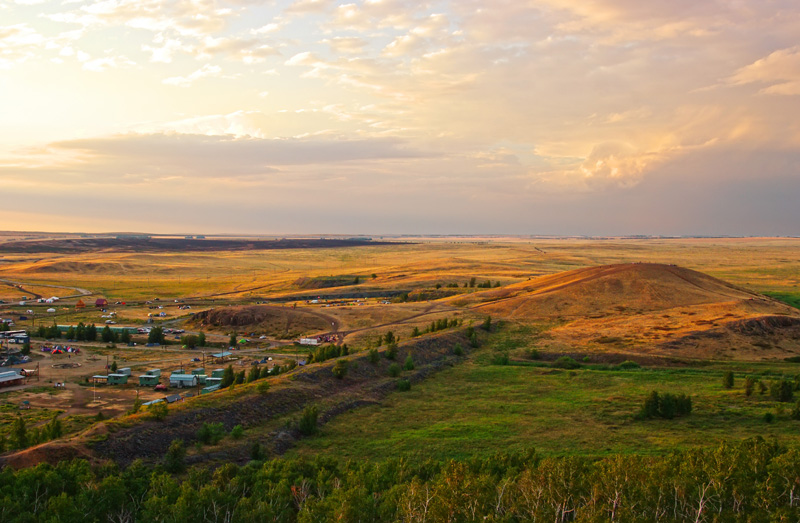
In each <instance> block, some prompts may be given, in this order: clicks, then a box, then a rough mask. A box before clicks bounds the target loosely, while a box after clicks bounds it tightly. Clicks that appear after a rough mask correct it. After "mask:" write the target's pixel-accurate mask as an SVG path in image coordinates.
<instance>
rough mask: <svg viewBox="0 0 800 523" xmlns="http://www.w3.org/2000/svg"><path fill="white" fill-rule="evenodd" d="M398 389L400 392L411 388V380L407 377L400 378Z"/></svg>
mask: <svg viewBox="0 0 800 523" xmlns="http://www.w3.org/2000/svg"><path fill="white" fill-rule="evenodd" d="M397 390H399V391H400V392H406V391H409V390H411V382H410V381H408V380H406V379H402V380H398V381H397Z"/></svg>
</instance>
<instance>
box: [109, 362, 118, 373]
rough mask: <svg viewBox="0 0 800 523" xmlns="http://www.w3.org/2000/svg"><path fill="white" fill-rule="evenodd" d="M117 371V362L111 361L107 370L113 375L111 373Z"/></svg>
mask: <svg viewBox="0 0 800 523" xmlns="http://www.w3.org/2000/svg"><path fill="white" fill-rule="evenodd" d="M117 369H118V367H117V362H116V361H112V362H111V367H109V370H110V371H111V373H112V374H113V373H115V372H117Z"/></svg>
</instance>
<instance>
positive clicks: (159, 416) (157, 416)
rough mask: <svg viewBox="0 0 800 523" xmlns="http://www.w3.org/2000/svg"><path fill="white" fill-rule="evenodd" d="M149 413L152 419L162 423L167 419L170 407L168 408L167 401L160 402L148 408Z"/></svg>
mask: <svg viewBox="0 0 800 523" xmlns="http://www.w3.org/2000/svg"><path fill="white" fill-rule="evenodd" d="M147 410H148V412H149V413H150V417H152V418H153V419H154V420H158V421H161V420H163V419H164V418H166V417H167V414H168V413H169V407H168V406H167V402H166V401H159V402H158V403H153V404H152V405H150V406H149V407H148V408H147Z"/></svg>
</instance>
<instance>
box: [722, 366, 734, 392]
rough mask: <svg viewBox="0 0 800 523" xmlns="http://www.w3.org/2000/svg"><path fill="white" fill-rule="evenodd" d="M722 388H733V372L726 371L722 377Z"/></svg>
mask: <svg viewBox="0 0 800 523" xmlns="http://www.w3.org/2000/svg"><path fill="white" fill-rule="evenodd" d="M722 386H723V387H724V388H726V389H732V388H733V371H730V370H729V371H727V372H725V374H723V375H722Z"/></svg>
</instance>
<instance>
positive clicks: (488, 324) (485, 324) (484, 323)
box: [481, 316, 492, 332]
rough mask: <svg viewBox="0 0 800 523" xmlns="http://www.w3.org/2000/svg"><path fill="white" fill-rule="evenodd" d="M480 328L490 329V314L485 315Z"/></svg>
mask: <svg viewBox="0 0 800 523" xmlns="http://www.w3.org/2000/svg"><path fill="white" fill-rule="evenodd" d="M481 328H482V329H483V330H485V331H487V332H488V331H490V330H492V317H491V316H486V319H485V320H483V324H482V325H481Z"/></svg>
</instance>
